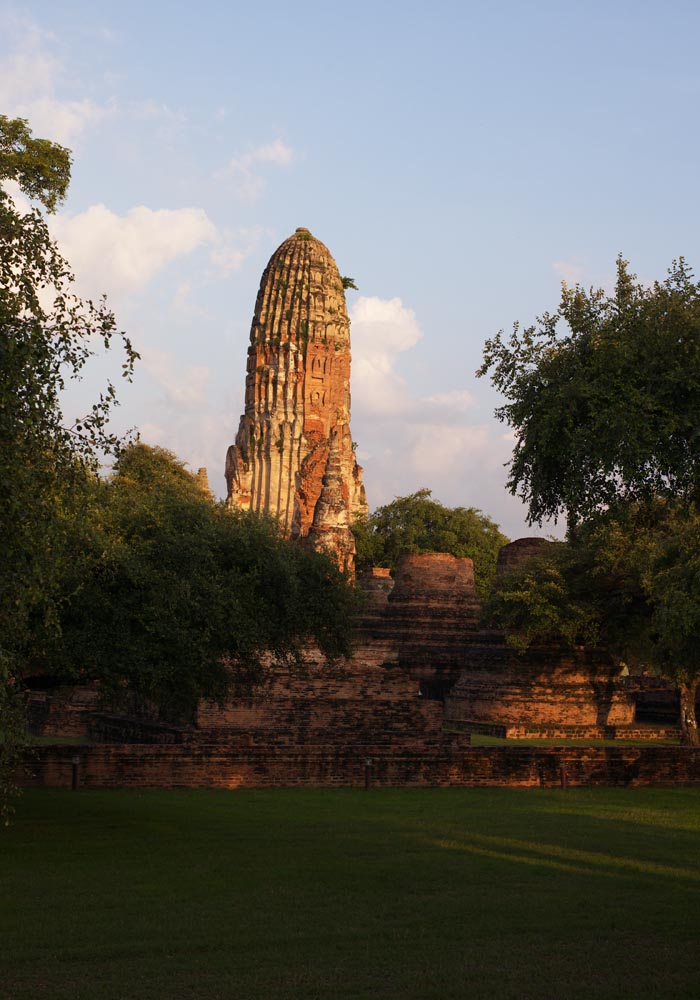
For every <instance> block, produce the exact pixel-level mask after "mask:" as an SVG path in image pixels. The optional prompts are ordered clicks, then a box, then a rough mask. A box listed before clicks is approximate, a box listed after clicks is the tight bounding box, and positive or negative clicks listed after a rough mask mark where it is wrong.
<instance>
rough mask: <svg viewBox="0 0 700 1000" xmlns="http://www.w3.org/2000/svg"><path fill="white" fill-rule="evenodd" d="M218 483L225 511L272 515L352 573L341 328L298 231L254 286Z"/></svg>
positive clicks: (329, 276)
mask: <svg viewBox="0 0 700 1000" xmlns="http://www.w3.org/2000/svg"><path fill="white" fill-rule="evenodd" d="M226 482H227V485H228V497H229V504H230V505H231V506H233V507H239V508H241V509H243V510H254V511H262V512H266V513H269V514H272V515H273V516H274V517H276V518H277V520H278V521H279V523H280V525H281V527H282V529H283V530H284V531H285V532H287V533H288V534H289V535H291V536H292V537H293V538H308V540H309V544H311V545H313V546H314V547H315V548H318V549H321V550H324V551H328V552H330V553H331V554H333V555H334V556H335V558H336V560H337V562H338V564H339V565H340V567H341V568H342V569H344V570H347V571H348V572H352V570H353V564H354V552H355V546H354V540H353V537H352V533H351V531H350V524H351V523H352V521H353V520H354V519H355V518H356V517H358V516H359V515H363V514H366V513H367V501H366V498H365V490H364V487H363V485H362V469H361V468H360V467H359V466H358V464H357V462H356V460H355V453H354V446H353V441H352V435H351V434H350V321H349V320H348V314H347V309H346V306H345V291H344V288H343V282H342V280H341V277H340V274H339V273H338V268H337V266H336V263H335V261H334V260H333V258H332V257H331V255H330V253H329V251H328V249H327V247H325V246H324V245H323V243H321V242H320V240H317V239H315V237H313V236H312V235H311V233H310V232H309V230H308V229H297V231H296V232H295V233H294V235H293V236H290V237H289V239H287V240H285V241H284V243H283V244H282V245H281V246H280V247H278V249H277V250H276V251H275V252H274V253H273V255H272V257H271V258H270V262H269V263H268V265H267V267H266V268H265V271H264V273H263V276H262V279H261V281H260V289H259V291H258V298H257V302H256V304H255V314H254V316H253V324H252V327H251V331H250V347H249V348H248V366H247V375H246V390H245V413H244V414H243V416H242V417H241V422H240V426H239V429H238V434H237V436H236V443H235V444H233V445H231V447H230V448H229V450H228V454H227V456H226Z"/></svg>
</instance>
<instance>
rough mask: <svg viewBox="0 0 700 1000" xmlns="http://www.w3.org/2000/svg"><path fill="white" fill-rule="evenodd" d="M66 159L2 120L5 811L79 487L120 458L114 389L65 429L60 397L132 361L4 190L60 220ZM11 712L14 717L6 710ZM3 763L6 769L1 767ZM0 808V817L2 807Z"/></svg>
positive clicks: (0, 746)
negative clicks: (36, 655) (109, 363)
mask: <svg viewBox="0 0 700 1000" xmlns="http://www.w3.org/2000/svg"><path fill="white" fill-rule="evenodd" d="M70 166H71V159H70V153H69V151H68V150H67V149H65V148H64V147H62V146H59V145H57V144H55V143H52V142H48V141H47V140H43V139H36V138H33V137H32V135H31V131H30V129H29V126H28V124H27V122H26V121H24V120H23V119H9V118H7V117H6V116H4V115H0V532H1V533H2V538H3V557H2V560H0V703H2V705H3V710H2V712H0V799H2V800H3V801H6V799H5V798H4V797H3V795H2V789H3V788H5V787H7V781H8V778H7V775H8V774H9V770H10V767H11V765H12V762H13V761H14V760H15V758H16V751H17V747H18V745H19V744H21V742H22V739H23V736H22V730H21V727H20V726H18V722H17V720H18V719H19V718H20V712H19V707H18V706H19V677H20V675H21V673H22V671H23V669H24V667H25V665H26V656H27V650H28V647H29V645H31V644H33V642H34V638H35V635H36V632H37V630H41V629H50V628H51V627H52V626H55V624H56V604H55V600H56V595H57V593H58V588H59V581H60V577H61V572H62V568H63V566H64V565H65V564H66V562H67V561H68V560H69V559H70V555H69V554H68V553H67V552H66V549H65V545H64V541H65V533H64V530H63V523H64V522H63V513H64V512H65V510H66V507H67V506H70V502H69V501H67V499H66V498H67V494H68V493H69V491H70V489H71V487H72V484H73V483H74V482H75V480H76V477H77V479H78V480H82V478H83V477H84V475H85V472H86V470H88V469H92V470H94V468H95V466H96V463H97V458H98V454H99V453H100V452H101V451H109V450H114V449H115V447H116V445H117V440H116V438H115V437H114V436H113V435H112V434H110V432H109V430H108V427H107V421H108V418H109V414H110V411H111V409H112V407H113V405H114V404H115V403H116V390H115V387H114V384H113V383H112V382H108V383H107V384H106V385H105V386H104V388H103V390H102V392H101V393H99V394H96V398H95V402H94V404H93V405H92V406H91V407H90V408H89V410H88V412H87V413H86V414H85V415H84V416H83V417H82V418H81V419H78V420H75V421H68V422H67V421H66V420H65V419H64V414H63V410H62V405H61V394H62V391H63V389H64V388H65V386H66V384H67V382H68V381H69V380H71V379H78V378H80V377H81V375H82V373H83V370H84V368H85V365H86V364H87V362H88V361H89V359H90V357H91V356H92V355H93V354H94V353H95V350H96V348H97V347H98V346H99V347H100V348H102V347H104V348H108V347H110V346H111V345H112V344H113V342H114V341H115V339H116V340H120V341H121V343H122V345H123V348H124V351H125V353H124V361H123V365H122V374H123V375H124V376H125V377H127V378H129V377H130V375H131V371H132V367H133V363H134V360H135V358H136V354H135V352H134V350H133V348H132V346H131V344H130V342H129V340H128V339H127V338H126V337H125V336H124V335H123V334H120V333H118V332H117V330H116V324H115V320H114V316H113V315H112V313H111V312H110V311H109V310H108V309H107V308H106V306H105V304H104V303H99V304H97V305H95V304H94V303H93V302H82V301H81V300H80V299H79V298H78V297H77V296H76V295H75V294H74V291H73V276H72V274H71V271H70V268H69V266H68V264H67V262H66V261H65V260H64V258H63V257H62V256H61V254H60V253H59V251H58V248H57V246H56V244H55V242H54V241H53V240H52V239H51V237H50V234H49V230H48V227H47V224H46V221H45V219H44V217H43V215H42V214H41V211H40V209H39V208H38V207H32V208H30V209H29V211H23V210H21V209H20V208H18V206H17V204H16V202H15V200H14V199H13V198H12V197H11V195H10V194H9V192H8V190H7V189H6V188H4V187H3V186H2V184H3V183H4V182H8V181H12V182H15V183H16V184H17V185H18V186H19V190H20V192H21V193H22V195H24V196H25V197H27V198H29V199H32V200H34V201H36V202H38V203H39V205H41V206H43V207H44V208H45V209H46V210H47V211H48V212H53V211H54V210H55V209H56V207H57V206H58V205H59V204H60V203H61V202H62V200H63V199H64V197H65V194H66V190H67V188H68V183H69V180H70ZM11 706H12V710H10V707H11ZM3 761H5V762H7V761H10V763H9V764H7V766H5V767H3ZM0 808H2V805H1V804H0Z"/></svg>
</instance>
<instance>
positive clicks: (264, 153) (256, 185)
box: [219, 138, 294, 202]
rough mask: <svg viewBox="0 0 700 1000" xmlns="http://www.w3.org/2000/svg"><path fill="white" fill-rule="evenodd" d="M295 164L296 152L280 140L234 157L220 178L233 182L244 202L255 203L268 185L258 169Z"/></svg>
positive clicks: (221, 172)
mask: <svg viewBox="0 0 700 1000" xmlns="http://www.w3.org/2000/svg"><path fill="white" fill-rule="evenodd" d="M293 162H294V150H293V149H292V147H291V146H289V145H287V143H286V142H284V140H283V139H279V138H278V139H275V140H273V141H272V142H268V143H265V144H263V145H262V146H256V147H255V148H254V149H251V150H249V151H248V152H247V153H243V154H242V155H240V156H234V157H233V158H232V159H231V160H229V162H228V164H227V165H226V167H225V168H224V169H223V170H222V171H220V174H219V176H220V177H222V178H224V179H228V180H229V181H231V182H232V184H233V186H234V189H235V191H236V194H237V195H238V197H239V198H240V199H241V200H242V201H246V202H254V201H255V200H256V199H257V198H259V197H260V195H261V194H262V192H263V190H264V188H265V183H266V181H265V178H264V177H263V176H262V175H261V173H260V170H259V169H258V168H259V167H261V166H263V167H264V166H275V167H289V166H291V165H292V163H293Z"/></svg>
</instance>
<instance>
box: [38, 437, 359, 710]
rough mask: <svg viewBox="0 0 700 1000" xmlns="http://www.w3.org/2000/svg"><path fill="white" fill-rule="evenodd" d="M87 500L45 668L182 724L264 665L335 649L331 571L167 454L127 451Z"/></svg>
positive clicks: (335, 582)
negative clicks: (218, 498)
mask: <svg viewBox="0 0 700 1000" xmlns="http://www.w3.org/2000/svg"><path fill="white" fill-rule="evenodd" d="M87 495H88V500H87V503H86V504H84V506H83V512H82V515H81V518H80V520H79V522H78V524H77V525H76V530H77V531H78V532H79V533H80V540H79V542H78V543H77V544H76V546H75V547H76V550H78V551H81V552H82V553H83V558H82V561H81V565H80V566H79V567H78V568H77V570H76V571H75V572H74V573H72V574H67V575H66V578H65V588H64V599H63V602H62V607H61V614H60V624H61V629H60V637H59V638H58V641H56V642H55V643H53V644H50V645H49V646H48V647H47V651H46V653H47V660H48V662H47V668H48V669H50V670H52V671H56V670H58V671H59V672H60V674H61V675H62V676H63V677H64V678H66V679H70V680H72V681H80V682H83V683H84V682H86V681H93V680H95V681H98V682H99V683H100V687H101V690H102V692H103V694H104V695H105V696H106V697H107V698H108V700H110V699H111V700H114V699H117V700H119V698H120V696H122V695H124V694H127V695H129V696H134V695H135V696H136V697H137V698H139V699H141V700H142V701H143V702H147V703H149V704H150V705H151V706H153V707H157V708H158V709H159V710H160V711H161V713H162V714H163V715H164V716H165V717H167V718H178V719H185V718H187V717H188V716H189V715H190V714H191V712H192V710H193V708H194V707H195V706H196V703H197V701H198V700H199V699H200V698H201V697H212V698H217V699H221V698H223V697H224V696H225V695H226V694H229V693H230V692H231V690H232V689H234V690H235V689H236V688H241V687H246V686H247V685H249V684H250V683H253V682H257V681H260V680H261V679H262V676H263V672H264V671H263V662H264V660H265V659H266V658H267V657H269V656H272V657H274V658H276V659H277V660H278V661H280V660H282V661H285V662H291V661H296V660H298V659H299V657H300V654H301V650H302V646H303V644H304V643H307V642H309V641H315V642H316V643H317V644H318V645H319V647H320V648H321V650H322V651H323V652H324V653H325V654H326V656H328V657H329V658H331V659H333V658H336V657H338V656H341V655H344V654H347V653H348V652H349V643H350V624H351V620H352V612H353V609H354V595H353V591H352V589H351V588H350V587H349V586H348V585H347V583H346V582H345V580H344V579H343V578H342V577H341V574H340V572H339V571H338V570H337V568H336V567H335V566H334V564H333V563H332V562H331V561H330V560H329V559H328V558H327V557H325V556H323V555H319V554H318V553H315V552H312V551H310V550H308V549H306V548H303V547H302V546H301V545H299V544H295V543H293V542H290V541H288V540H286V539H283V538H282V537H281V535H280V533H279V530H278V528H277V525H276V524H275V523H274V522H272V521H270V520H269V519H265V518H261V517H257V516H255V515H252V514H251V515H245V514H240V513H233V512H231V511H228V510H226V509H225V507H223V506H222V505H220V504H216V503H214V501H213V500H212V499H211V497H210V496H209V495H208V494H206V493H205V492H203V491H202V489H201V487H200V485H199V484H198V482H197V480H196V478H195V477H194V476H193V475H192V474H191V473H189V472H188V471H187V470H186V469H185V468H184V466H183V465H182V463H180V462H179V461H178V460H177V459H176V458H175V457H174V456H173V455H172V454H170V453H169V452H166V451H164V450H163V449H160V448H149V447H147V446H146V445H144V444H141V443H138V444H134V445H131V446H129V447H128V448H126V449H125V450H124V451H123V452H122V454H121V455H120V457H119V461H118V463H117V466H116V469H115V473H114V475H113V476H112V477H111V478H109V479H108V480H106V481H97V482H93V483H91V484H89V487H88V494H87ZM96 623H99V626H98V627H96Z"/></svg>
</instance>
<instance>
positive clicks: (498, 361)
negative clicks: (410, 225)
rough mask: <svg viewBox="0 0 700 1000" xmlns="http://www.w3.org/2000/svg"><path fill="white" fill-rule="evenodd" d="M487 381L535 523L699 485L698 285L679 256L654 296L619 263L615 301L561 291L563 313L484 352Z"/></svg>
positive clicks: (514, 487)
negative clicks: (509, 432) (499, 401)
mask: <svg viewBox="0 0 700 1000" xmlns="http://www.w3.org/2000/svg"><path fill="white" fill-rule="evenodd" d="M489 372H490V374H491V378H492V381H493V383H494V385H495V386H496V388H497V389H498V390H499V391H500V392H502V393H503V395H504V396H505V398H506V403H505V405H504V406H502V407H501V408H500V409H499V410H497V411H496V412H497V415H498V416H499V417H500V419H501V420H504V421H506V422H507V423H509V424H510V426H511V427H512V428H513V430H514V431H515V437H516V441H515V448H514V452H513V459H512V461H511V464H510V477H509V487H510V490H511V492H512V493H514V494H518V495H520V496H521V497H522V499H523V500H524V501H525V502H526V503H527V505H528V510H529V517H530V521H531V522H538V523H541V522H542V520H543V519H544V518H557V517H559V516H561V515H562V514H563V515H565V516H567V517H568V518H569V521H570V523H576V522H577V521H579V520H581V519H582V518H585V517H587V516H589V515H591V514H594V513H596V512H599V511H601V510H605V509H607V508H608V507H610V505H612V504H616V503H618V502H620V501H621V500H627V501H635V502H644V501H646V500H649V499H650V498H653V497H656V496H664V495H665V496H672V497H675V496H678V495H679V494H680V495H688V494H690V493H693V492H694V491H695V490H697V488H698V486H700V422H699V421H698V413H700V285H698V284H697V283H696V282H695V281H693V277H692V273H691V271H690V270H689V269H688V267H687V266H686V264H685V262H684V261H683V259H682V258H681V259H680V260H679V261H678V262H674V264H673V265H672V267H671V269H670V271H669V274H668V277H667V278H666V279H665V280H664V281H660V282H659V281H657V282H654V284H653V285H652V286H650V287H648V286H645V285H641V284H639V283H638V282H637V279H636V277H635V275H633V274H630V272H629V270H628V265H627V262H626V261H624V260H623V259H622V258H621V257H620V258H618V260H617V283H616V286H615V290H614V292H613V293H612V294H611V295H609V294H607V293H606V292H605V291H604V290H603V289H597V290H595V289H591V290H590V291H585V290H584V289H583V288H581V287H579V286H576V287H575V288H568V287H567V286H566V285H565V284H564V285H563V287H562V295H561V302H560V304H559V308H558V309H557V311H556V312H554V313H552V314H549V313H545V314H544V315H543V316H542V317H541V318H540V319H539V320H538V322H537V323H536V324H535V325H533V326H530V327H528V328H527V329H525V330H521V329H520V328H519V326H518V325H517V324H516V326H515V328H514V330H513V333H512V335H511V336H510V337H509V338H505V337H504V336H503V333H502V332H501V333H499V334H498V335H497V336H496V337H495V338H493V339H491V340H488V341H487V342H486V346H485V350H484V364H483V366H482V368H481V369H480V371H479V372H478V374H479V375H485V374H486V373H489Z"/></svg>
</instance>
